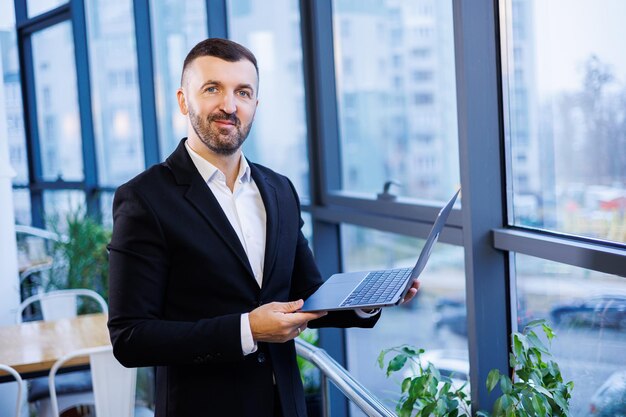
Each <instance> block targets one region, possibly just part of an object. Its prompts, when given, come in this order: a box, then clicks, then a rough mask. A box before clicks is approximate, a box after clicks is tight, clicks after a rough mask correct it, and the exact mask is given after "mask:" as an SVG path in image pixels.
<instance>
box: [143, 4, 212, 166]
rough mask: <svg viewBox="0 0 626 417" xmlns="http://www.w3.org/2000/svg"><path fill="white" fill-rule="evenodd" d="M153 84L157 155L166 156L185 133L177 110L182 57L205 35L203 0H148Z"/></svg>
mask: <svg viewBox="0 0 626 417" xmlns="http://www.w3.org/2000/svg"><path fill="white" fill-rule="evenodd" d="M150 13H151V18H152V19H151V23H152V28H151V29H152V42H153V43H152V51H153V52H154V75H155V79H154V88H155V91H156V106H157V109H156V110H157V117H158V123H159V146H160V151H161V158H163V159H165V158H167V157H168V156H169V155H170V153H172V152H173V151H174V149H175V148H176V146H177V145H178V142H179V141H180V140H181V139H182V138H183V137H185V136H187V122H186V119H185V117H184V116H183V115H182V114H181V113H180V111H179V110H178V102H177V101H176V90H178V87H180V76H181V71H182V69H183V61H184V60H185V57H186V56H187V52H189V50H190V49H191V48H193V46H194V45H195V44H196V43H198V42H200V41H201V40H202V39H205V38H206V37H207V36H208V35H207V21H206V1H205V0H188V1H185V2H180V1H175V0H166V1H163V0H158V1H157V0H151V1H150Z"/></svg>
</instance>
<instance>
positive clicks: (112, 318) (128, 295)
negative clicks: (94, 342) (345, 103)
mask: <svg viewBox="0 0 626 417" xmlns="http://www.w3.org/2000/svg"><path fill="white" fill-rule="evenodd" d="M113 220H114V226H113V235H112V238H111V242H110V244H109V246H108V249H109V321H108V326H109V332H110V335H111V342H112V344H113V352H114V354H115V357H116V358H117V359H118V360H119V361H120V363H121V364H122V365H124V366H127V367H138V366H161V365H181V364H203V363H211V362H225V361H237V360H242V359H243V353H242V349H241V335H240V315H239V314H231V315H225V316H219V317H213V318H205V319H201V320H198V321H194V322H190V321H173V320H167V319H166V313H165V305H166V300H167V288H168V280H169V279H170V276H169V274H170V257H169V251H168V247H167V241H166V239H165V236H164V233H163V230H162V228H161V224H160V222H159V219H158V217H157V216H156V215H155V213H154V210H153V209H151V207H150V205H149V204H148V203H147V202H146V200H145V199H143V198H142V197H141V194H140V193H139V192H138V190H135V189H134V188H133V186H132V185H128V184H127V185H124V186H122V187H120V188H119V189H118V190H117V192H116V193H115V199H114V203H113ZM216 335H219V337H218V336H216Z"/></svg>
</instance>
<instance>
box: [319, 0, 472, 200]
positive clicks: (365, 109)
mask: <svg viewBox="0 0 626 417" xmlns="http://www.w3.org/2000/svg"><path fill="white" fill-rule="evenodd" d="M333 6H334V8H333V18H334V20H333V24H334V28H333V30H334V32H333V33H334V45H335V55H336V58H335V73H336V84H337V100H338V104H339V116H340V117H339V121H340V134H341V164H342V169H341V173H342V189H343V190H345V191H352V192H359V193H367V194H369V195H370V196H371V197H375V196H376V193H379V192H381V190H382V189H383V184H384V183H385V182H386V181H388V180H395V181H397V182H398V183H400V184H401V185H400V186H399V187H396V189H395V190H393V192H394V194H397V195H401V196H405V197H409V198H419V199H434V200H438V201H446V200H447V199H448V198H449V197H448V196H449V195H451V194H452V193H453V192H454V191H456V189H457V188H458V185H459V184H460V179H459V162H458V160H459V158H458V140H457V121H456V87H455V85H456V84H455V73H454V45H453V27H452V2H451V1H441V0H382V1H377V2H371V1H364V2H356V1H351V0H334V1H333ZM329 59H330V57H329Z"/></svg>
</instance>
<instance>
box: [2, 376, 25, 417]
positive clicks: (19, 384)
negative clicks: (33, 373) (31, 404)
mask: <svg viewBox="0 0 626 417" xmlns="http://www.w3.org/2000/svg"><path fill="white" fill-rule="evenodd" d="M0 370H3V371H4V372H8V373H9V374H11V375H12V376H13V378H15V382H17V402H16V403H15V417H20V408H21V407H22V386H23V385H24V382H23V381H22V377H21V376H20V374H18V373H17V371H16V370H15V369H13V368H11V367H10V366H8V365H3V364H1V363H0Z"/></svg>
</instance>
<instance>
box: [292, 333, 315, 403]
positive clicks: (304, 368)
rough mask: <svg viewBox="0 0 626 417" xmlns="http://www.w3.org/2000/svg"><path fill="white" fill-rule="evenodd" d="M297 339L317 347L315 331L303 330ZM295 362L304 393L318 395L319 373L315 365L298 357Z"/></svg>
mask: <svg viewBox="0 0 626 417" xmlns="http://www.w3.org/2000/svg"><path fill="white" fill-rule="evenodd" d="M298 337H299V338H300V339H302V340H304V341H305V342H308V343H310V344H312V345H317V339H318V335H317V330H315V329H305V330H304V331H303V332H302V333H301V334H300V336H298ZM296 360H297V361H298V369H299V370H300V379H302V386H303V387H304V393H305V394H315V393H318V392H319V390H320V371H319V370H318V369H317V367H316V366H315V365H313V364H312V363H311V362H309V361H307V360H306V359H304V358H301V357H300V356H298V357H296Z"/></svg>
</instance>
